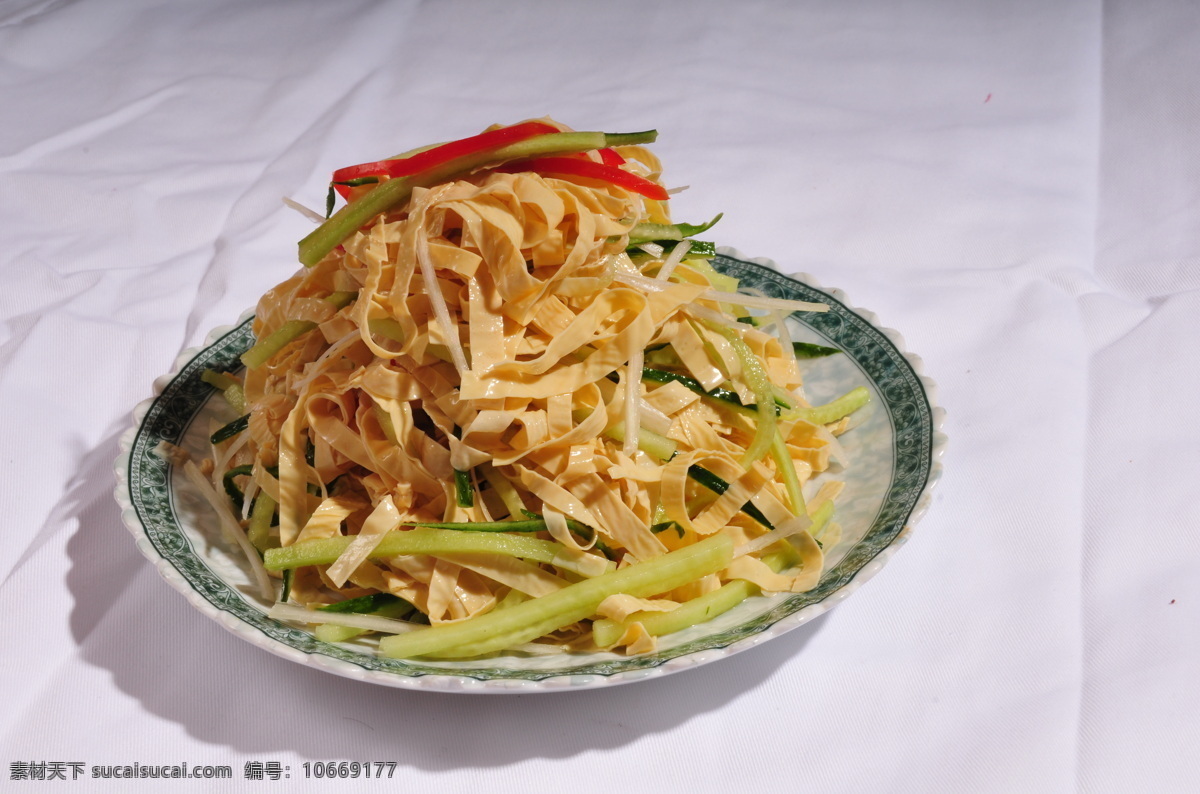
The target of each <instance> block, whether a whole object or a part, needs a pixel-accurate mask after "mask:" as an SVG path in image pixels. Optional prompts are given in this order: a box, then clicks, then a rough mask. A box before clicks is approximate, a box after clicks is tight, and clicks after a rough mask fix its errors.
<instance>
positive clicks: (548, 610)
mask: <svg viewBox="0 0 1200 794" xmlns="http://www.w3.org/2000/svg"><path fill="white" fill-rule="evenodd" d="M732 558H733V541H732V540H731V539H730V537H729V536H728V535H726V534H724V533H718V534H716V535H713V536H711V537H709V538H706V539H704V540H702V541H700V542H699V543H695V544H693V545H691V546H687V547H684V548H682V549H678V550H676V551H672V552H668V553H667V554H664V555H663V556H661V557H656V558H654V559H652V560H647V561H645V562H639V563H636V564H634V565H631V566H629V567H628V568H622V569H621V570H619V571H613V572H611V573H606V574H603V575H601V576H597V577H595V578H593V579H585V580H584V581H582V582H577V583H575V584H571V585H568V586H566V587H564V588H562V589H561V590H557V591H555V592H553V593H549V594H547V595H544V596H541V597H540V598H534V599H531V600H529V601H524V602H522V603H520V604H515V605H513V606H511V607H508V608H507V609H503V610H500V611H498V612H490V613H487V614H484V615H480V616H478V617H474V618H468V619H466V620H463V621H459V622H457V623H442V624H440V625H437V626H431V627H429V628H427V629H419V630H417V631H410V632H406V633H404V634H397V635H393V636H390V637H384V638H382V639H381V640H380V641H379V651H380V653H381V654H383V655H384V656H389V657H392V658H401V659H407V658H410V657H415V656H431V655H434V656H439V657H445V658H463V657H471V656H479V655H481V654H485V653H491V652H493V651H502V650H504V649H505V648H509V647H512V646H513V645H518V644H520V643H523V642H529V641H531V640H535V639H537V638H538V637H541V636H543V635H545V634H549V633H550V632H552V631H555V630H557V629H560V628H562V627H563V626H569V625H570V624H572V623H575V622H577V621H580V620H583V619H584V618H588V617H591V616H592V615H594V614H595V613H596V609H597V608H598V607H599V606H600V602H601V601H603V600H604V599H605V598H608V597H609V596H611V595H616V594H618V593H626V594H629V595H632V596H634V597H646V596H651V595H655V594H657V593H664V592H667V591H668V590H674V589H675V588H676V587H680V586H682V585H685V584H688V583H689V582H694V581H696V580H697V579H699V578H701V577H704V576H707V575H709V574H710V573H716V572H717V571H719V570H721V569H722V568H724V567H726V566H727V565H728V564H729V561H730V560H731V559H732Z"/></svg>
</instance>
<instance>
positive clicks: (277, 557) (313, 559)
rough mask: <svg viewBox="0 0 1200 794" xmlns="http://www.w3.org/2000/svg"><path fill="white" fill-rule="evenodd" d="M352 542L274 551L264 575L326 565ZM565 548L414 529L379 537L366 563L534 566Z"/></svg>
mask: <svg viewBox="0 0 1200 794" xmlns="http://www.w3.org/2000/svg"><path fill="white" fill-rule="evenodd" d="M353 540H354V537H353V536H349V537H336V538H322V539H320V540H306V541H304V542H302V543H294V544H292V545H291V546H285V547H282V548H278V549H271V550H269V551H268V552H267V553H266V554H265V555H264V556H263V564H264V565H265V566H266V568H267V570H268V571H282V570H285V569H288V568H303V567H304V566H306V565H330V564H332V563H333V561H334V560H336V559H337V558H338V557H339V556H340V555H341V553H342V552H343V551H345V550H346V547H347V546H349V545H350V543H351V542H352V541H353ZM565 550H566V547H565V546H562V545H560V544H558V543H555V542H554V541H550V540H540V539H538V538H528V537H521V536H519V535H509V534H507V533H495V532H458V531H455V530H453V529H435V528H433V527H418V528H416V529H404V530H394V531H392V532H388V533H387V534H386V535H384V536H383V539H382V540H380V541H379V543H378V545H376V546H375V548H374V550H372V552H371V554H370V557H369V558H370V559H379V558H381V557H396V556H399V555H401V554H430V555H433V556H437V555H439V554H462V553H471V552H484V553H491V554H504V555H507V556H509V557H522V558H524V559H527V560H533V561H534V562H552V561H553V560H554V558H555V557H556V556H557V555H558V553H559V552H560V551H565Z"/></svg>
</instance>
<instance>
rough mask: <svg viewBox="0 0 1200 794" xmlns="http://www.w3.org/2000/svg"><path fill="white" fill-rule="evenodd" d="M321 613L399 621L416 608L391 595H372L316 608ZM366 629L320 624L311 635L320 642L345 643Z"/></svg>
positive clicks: (366, 630)
mask: <svg viewBox="0 0 1200 794" xmlns="http://www.w3.org/2000/svg"><path fill="white" fill-rule="evenodd" d="M317 609H318V610H319V611H321V612H347V613H355V614H363V615H378V616H379V617H381V618H393V619H401V618H405V617H407V616H408V615H410V614H412V613H413V612H414V611H416V607H414V606H413V605H412V604H410V603H408V602H407V601H405V600H404V599H403V598H400V597H399V596H394V595H392V594H391V593H374V594H372V595H367V596H363V597H361V598H351V599H349V600H347V601H339V602H338V603H336V604H327V605H326V606H323V607H317ZM368 631H369V630H368V629H360V628H355V627H354V626H339V625H337V624H336V623H320V624H317V626H316V628H314V629H313V634H314V635H316V638H317V639H318V640H321V641H322V642H345V641H346V640H351V639H354V638H355V637H358V636H361V635H363V634H367V633H368Z"/></svg>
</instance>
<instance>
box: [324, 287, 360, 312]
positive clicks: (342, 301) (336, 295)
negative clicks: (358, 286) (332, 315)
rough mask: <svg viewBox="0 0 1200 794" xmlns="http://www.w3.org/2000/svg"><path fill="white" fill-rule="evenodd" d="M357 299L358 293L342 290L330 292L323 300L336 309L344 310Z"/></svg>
mask: <svg viewBox="0 0 1200 794" xmlns="http://www.w3.org/2000/svg"><path fill="white" fill-rule="evenodd" d="M357 297H358V292H352V291H350V290H343V291H341V292H331V293H329V297H327V298H325V300H326V301H327V302H328V303H332V304H333V306H334V308H336V309H344V308H346V307H347V306H349V305H350V304H351V303H353V302H354V300H355V298H357Z"/></svg>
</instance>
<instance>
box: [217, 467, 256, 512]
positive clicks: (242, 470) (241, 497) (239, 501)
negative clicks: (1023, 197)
mask: <svg viewBox="0 0 1200 794" xmlns="http://www.w3.org/2000/svg"><path fill="white" fill-rule="evenodd" d="M253 472H254V467H253V466H251V465H250V464H249V463H247V464H246V465H245V466H234V467H233V468H232V469H230V470H229V471H227V472H225V475H224V476H223V477H221V483H222V484H223V485H224V486H225V493H227V494H229V501H231V502H233V506H234V507H235V508H236V510H237V512H238V513H240V512H242V505H243V504H244V503H245V501H246V494H244V493H242V489H241V488H239V487H237V483H235V482H234V481H233V479H234V478H235V477H248V476H250V474H251V473H253Z"/></svg>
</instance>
